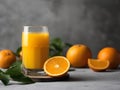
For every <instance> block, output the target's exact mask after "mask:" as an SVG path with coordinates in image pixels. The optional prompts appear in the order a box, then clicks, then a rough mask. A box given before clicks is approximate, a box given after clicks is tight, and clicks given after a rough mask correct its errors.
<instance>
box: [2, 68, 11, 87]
mask: <svg viewBox="0 0 120 90" xmlns="http://www.w3.org/2000/svg"><path fill="white" fill-rule="evenodd" d="M0 80H1V81H2V83H3V84H4V85H8V83H9V81H10V76H9V75H7V74H5V73H4V72H3V71H2V70H0Z"/></svg>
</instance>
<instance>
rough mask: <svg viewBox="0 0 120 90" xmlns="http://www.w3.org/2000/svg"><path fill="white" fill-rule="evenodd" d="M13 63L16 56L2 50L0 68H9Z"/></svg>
mask: <svg viewBox="0 0 120 90" xmlns="http://www.w3.org/2000/svg"><path fill="white" fill-rule="evenodd" d="M15 61H16V56H15V54H14V53H13V52H12V51H11V50H9V49H4V50H1V51H0V68H4V69H5V68H9V67H10V65H11V64H12V63H13V62H15Z"/></svg>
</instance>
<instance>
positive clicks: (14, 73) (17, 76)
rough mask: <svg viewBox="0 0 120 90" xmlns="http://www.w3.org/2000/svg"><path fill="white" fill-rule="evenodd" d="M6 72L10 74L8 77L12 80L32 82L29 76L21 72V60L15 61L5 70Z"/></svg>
mask: <svg viewBox="0 0 120 90" xmlns="http://www.w3.org/2000/svg"><path fill="white" fill-rule="evenodd" d="M6 74H8V75H10V77H11V78H12V79H13V80H14V81H19V82H22V83H34V82H33V81H32V79H31V78H29V77H27V76H25V75H24V74H23V73H22V69H21V61H16V62H15V63H14V64H13V65H12V66H11V67H10V68H9V69H8V70H7V71H6Z"/></svg>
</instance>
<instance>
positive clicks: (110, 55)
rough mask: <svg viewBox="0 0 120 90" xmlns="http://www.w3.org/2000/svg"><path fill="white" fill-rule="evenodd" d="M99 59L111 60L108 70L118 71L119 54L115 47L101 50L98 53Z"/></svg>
mask: <svg viewBox="0 0 120 90" xmlns="http://www.w3.org/2000/svg"><path fill="white" fill-rule="evenodd" d="M97 57H98V59H100V60H109V62H110V65H109V67H108V69H116V68H117V67H118V65H119V57H120V56H119V53H118V51H117V50H116V49H115V48H113V47H105V48H103V49H101V50H100V51H99V53H98V56H97Z"/></svg>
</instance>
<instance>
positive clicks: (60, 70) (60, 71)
mask: <svg viewBox="0 0 120 90" xmlns="http://www.w3.org/2000/svg"><path fill="white" fill-rule="evenodd" d="M69 68H70V62H69V61H68V59H67V58H65V57H63V56H54V57H51V58H49V59H48V60H47V61H46V62H45V64H44V71H45V72H46V74H48V75H49V76H52V77H60V76H64V75H65V74H66V73H67V72H68V70H69Z"/></svg>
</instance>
